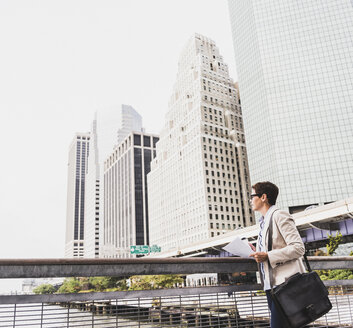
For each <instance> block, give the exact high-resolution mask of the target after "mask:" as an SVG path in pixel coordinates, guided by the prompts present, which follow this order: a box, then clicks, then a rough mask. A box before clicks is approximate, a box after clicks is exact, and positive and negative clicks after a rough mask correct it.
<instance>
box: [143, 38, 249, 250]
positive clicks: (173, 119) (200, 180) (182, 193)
mask: <svg viewBox="0 0 353 328" xmlns="http://www.w3.org/2000/svg"><path fill="white" fill-rule="evenodd" d="M249 190H250V181H249V173H248V164H247V155H246V146H245V138H244V130H243V122H242V114H241V107H240V102H239V97H238V93H237V90H236V88H235V84H234V83H233V81H232V79H231V78H230V77H229V73H228V66H227V64H225V63H224V62H223V58H222V56H221V55H220V53H219V50H218V48H217V47H216V45H215V43H214V41H212V40H210V39H208V38H206V37H204V36H201V35H198V34H195V35H194V36H193V37H192V38H191V39H190V41H189V42H188V43H187V45H186V46H185V48H184V50H183V52H182V54H181V56H180V60H179V66H178V74H177V79H176V83H175V86H174V91H173V94H172V96H171V99H170V102H169V111H168V113H167V115H166V122H165V126H164V128H163V130H162V132H161V135H160V141H159V142H158V144H157V156H156V158H155V159H154V160H153V161H152V165H151V172H150V173H149V174H148V200H149V202H148V206H149V215H150V242H151V243H152V244H157V245H158V246H161V247H162V251H167V250H168V249H170V248H174V247H179V246H182V245H186V244H189V243H192V242H196V241H199V240H202V239H206V238H209V237H213V236H216V235H219V234H221V233H225V232H228V231H230V230H233V229H235V228H239V227H244V226H248V225H251V224H253V223H254V220H253V215H252V212H251V209H250V208H249V203H248V196H249Z"/></svg>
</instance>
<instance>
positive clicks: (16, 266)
mask: <svg viewBox="0 0 353 328" xmlns="http://www.w3.org/2000/svg"><path fill="white" fill-rule="evenodd" d="M309 261H310V263H311V266H312V268H313V269H322V270H326V269H353V257H325V256H324V257H309ZM256 270H257V265H256V263H255V261H254V260H252V259H247V258H246V259H245V258H229V257H228V258H169V259H168V258H165V259H157V258H155V259H152V258H139V259H92V260H88V259H40V260H14V259H13V260H0V278H3V279H6V278H41V277H72V276H76V277H88V276H123V277H127V276H129V275H146V274H191V273H233V272H244V271H247V272H254V271H256ZM325 284H326V285H327V286H328V288H329V291H330V296H329V297H330V300H331V302H332V304H333V309H332V310H331V311H330V312H329V313H328V314H327V315H326V316H324V317H323V318H321V319H319V320H318V321H316V322H315V323H314V324H312V325H311V326H310V327H326V328H329V327H353V325H352V323H353V313H352V304H353V280H335V281H325ZM0 327H92V328H93V327H102V328H103V327H150V328H152V327H217V328H218V327H238V328H239V327H243V328H245V327H269V312H268V308H267V305H266V297H265V295H264V293H263V292H262V291H261V287H260V286H259V285H257V284H237V285H229V286H208V287H201V288H172V289H155V290H140V291H117V292H99V293H98V292H96V293H77V294H52V295H1V296H0Z"/></svg>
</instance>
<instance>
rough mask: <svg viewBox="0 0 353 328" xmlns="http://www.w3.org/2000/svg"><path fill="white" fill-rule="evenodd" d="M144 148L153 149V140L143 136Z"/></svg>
mask: <svg viewBox="0 0 353 328" xmlns="http://www.w3.org/2000/svg"><path fill="white" fill-rule="evenodd" d="M143 145H144V147H151V138H150V137H149V136H143Z"/></svg>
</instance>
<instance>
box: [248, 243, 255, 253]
mask: <svg viewBox="0 0 353 328" xmlns="http://www.w3.org/2000/svg"><path fill="white" fill-rule="evenodd" d="M249 246H250V248H251V249H252V250H253V251H254V252H256V248H255V246H254V245H253V244H252V243H249Z"/></svg>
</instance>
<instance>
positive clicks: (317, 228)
mask: <svg viewBox="0 0 353 328" xmlns="http://www.w3.org/2000/svg"><path fill="white" fill-rule="evenodd" d="M293 217H294V220H295V223H296V225H297V228H298V230H299V232H300V234H301V236H302V239H303V241H304V242H305V244H306V248H307V249H317V248H319V247H324V246H325V245H326V242H327V235H328V234H333V235H335V234H336V232H337V231H340V232H341V233H342V236H343V242H353V197H351V198H347V199H344V200H340V201H338V202H334V203H331V204H327V205H323V206H319V207H316V208H312V209H310V210H306V211H302V212H299V213H295V214H293ZM258 232H259V227H258V225H253V226H250V227H246V228H242V229H238V230H234V231H232V232H229V233H226V234H223V235H220V236H217V237H213V238H210V239H206V240H204V241H201V242H197V243H194V244H191V245H186V246H182V247H176V248H173V249H170V250H168V251H163V252H162V253H156V254H153V255H150V257H157V258H164V257H189V256H206V255H208V256H209V255H210V254H213V255H215V256H227V254H226V252H224V251H222V247H224V246H225V245H227V244H228V243H230V242H231V241H232V240H233V239H234V238H235V237H237V236H239V237H242V238H243V237H244V238H247V239H248V240H249V241H250V242H253V243H255V242H256V240H257V234H258Z"/></svg>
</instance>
